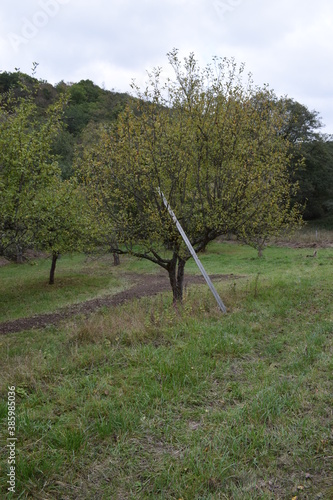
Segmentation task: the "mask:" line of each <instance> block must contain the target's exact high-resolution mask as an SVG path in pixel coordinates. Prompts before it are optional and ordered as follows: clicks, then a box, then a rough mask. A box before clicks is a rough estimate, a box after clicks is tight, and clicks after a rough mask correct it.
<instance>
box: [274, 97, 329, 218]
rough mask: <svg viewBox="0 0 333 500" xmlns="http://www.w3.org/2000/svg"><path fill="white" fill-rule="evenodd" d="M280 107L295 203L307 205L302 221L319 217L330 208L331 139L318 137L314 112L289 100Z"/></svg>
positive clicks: (317, 118) (320, 135) (316, 118)
mask: <svg viewBox="0 0 333 500" xmlns="http://www.w3.org/2000/svg"><path fill="white" fill-rule="evenodd" d="M280 104H282V105H283V107H284V108H285V110H286V113H285V121H284V124H283V127H282V133H283V135H284V137H285V138H286V139H287V140H288V141H289V142H290V144H291V152H292V157H293V158H292V161H291V163H290V173H291V175H292V178H293V180H294V181H295V182H297V183H298V184H299V191H298V194H297V197H296V200H297V201H298V202H299V203H302V204H305V205H306V208H305V212H304V218H305V219H313V218H318V217H321V216H323V215H325V213H327V212H329V211H330V210H331V208H330V207H333V187H332V186H333V156H332V146H331V145H332V138H331V137H330V136H326V135H324V134H322V133H321V131H320V129H321V128H322V127H323V125H322V122H321V118H320V116H319V113H318V112H317V111H310V110H309V109H308V108H307V107H306V106H304V105H302V104H300V103H299V102H297V101H295V100H293V99H290V98H284V99H281V100H280ZM301 160H302V161H301Z"/></svg>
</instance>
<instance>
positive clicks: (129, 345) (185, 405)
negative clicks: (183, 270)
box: [0, 243, 333, 500]
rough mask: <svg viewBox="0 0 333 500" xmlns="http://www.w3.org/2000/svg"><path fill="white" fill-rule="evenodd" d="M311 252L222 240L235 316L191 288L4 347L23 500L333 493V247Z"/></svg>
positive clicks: (224, 288)
mask: <svg viewBox="0 0 333 500" xmlns="http://www.w3.org/2000/svg"><path fill="white" fill-rule="evenodd" d="M308 253H309V252H308V251H307V250H306V249H293V248H274V247H272V248H268V249H267V251H265V253H264V258H263V259H257V257H256V252H255V251H254V250H251V249H248V248H246V247H243V246H238V245H235V244H226V243H224V244H219V243H216V244H213V245H212V246H211V247H210V249H209V251H208V252H207V253H206V254H203V255H202V256H201V260H202V262H203V263H204V265H205V267H206V269H207V271H208V272H209V273H211V274H220V273H223V274H230V273H233V274H234V277H233V278H231V279H229V280H226V281H216V283H215V285H216V287H217V289H218V291H219V293H220V295H221V297H222V298H223V301H224V302H225V303H226V305H227V307H228V313H227V315H222V314H221V313H220V311H219V310H218V307H217V305H216V304H215V302H214V299H213V298H212V297H211V295H210V293H209V291H208V290H207V288H206V286H205V285H200V286H195V287H194V286H189V287H187V289H186V293H185V301H184V305H183V307H179V308H174V307H173V306H172V300H171V294H170V293H166V294H162V295H159V296H156V297H154V298H144V299H141V300H136V301H133V302H131V303H127V304H125V305H123V306H121V307H119V308H116V309H110V310H106V309H104V310H101V311H99V312H98V313H96V314H94V315H92V316H91V317H90V318H89V319H83V318H82V319H80V318H75V319H73V320H71V321H70V322H68V323H67V324H64V325H63V326H62V327H61V328H55V327H49V328H47V329H44V330H41V331H32V332H23V333H20V334H15V335H11V336H7V337H2V338H1V339H0V342H1V345H0V348H1V365H2V366H1V370H0V373H1V380H0V381H1V384H0V390H1V396H2V403H1V404H0V415H1V417H2V420H1V432H2V436H3V438H4V439H6V436H7V429H6V417H7V407H6V395H7V386H8V385H15V386H16V390H17V437H18V441H17V464H16V467H17V468H16V474H17V494H16V496H14V497H13V498H16V497H19V498H36V499H56V498H73V499H74V498H75V499H93V498H96V499H97V498H98V499H111V498H112V499H113V498H114V499H149V498H151V499H155V498H161V499H175V498H176V499H180V498H183V499H219V498H220V499H237V500H238V499H249V500H250V499H258V500H259V499H267V500H268V499H292V498H293V497H297V498H298V499H315V498H325V499H326V498H327V499H328V498H332V496H333V490H332V483H331V472H332V467H331V466H332V455H333V453H332V451H333V450H332V433H331V419H332V374H333V363H332V359H333V357H332V350H333V349H332V330H333V328H332V319H333V317H332V310H333V308H332V288H331V271H332V264H333V250H332V249H322V250H320V252H318V256H317V257H316V258H310V257H307V254H308ZM136 265H138V267H140V272H143V273H144V272H145V270H144V268H143V267H142V265H143V264H142V262H137V261H131V262H130V266H131V270H133V269H135V266H136ZM123 271H124V268H123ZM187 271H188V272H189V273H191V272H196V270H195V267H194V266H193V265H192V263H189V266H188V269H187ZM0 457H1V466H2V471H6V467H7V465H6V459H7V451H6V449H5V448H3V449H2V451H1V455H0ZM0 491H1V492H2V495H6V476H5V473H3V472H2V473H1V477H0ZM9 498H10V497H9Z"/></svg>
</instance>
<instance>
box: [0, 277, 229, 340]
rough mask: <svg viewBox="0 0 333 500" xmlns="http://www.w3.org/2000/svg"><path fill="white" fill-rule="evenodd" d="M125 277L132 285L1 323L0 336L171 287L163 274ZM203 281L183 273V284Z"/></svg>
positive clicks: (59, 320)
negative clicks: (48, 311)
mask: <svg viewBox="0 0 333 500" xmlns="http://www.w3.org/2000/svg"><path fill="white" fill-rule="evenodd" d="M126 277H127V278H129V281H130V282H132V283H134V285H133V286H132V287H131V288H129V289H127V290H124V291H123V292H119V293H117V294H115V295H111V296H106V297H102V298H97V299H91V300H87V301H85V302H80V303H79V304H74V305H72V306H68V307H64V308H62V309H59V310H58V311H55V312H52V313H45V314H40V315H38V316H31V317H28V318H20V319H16V320H12V321H6V322H3V323H0V335H5V334H8V333H15V332H20V331H23V330H30V329H32V328H44V327H45V326H47V325H56V324H58V323H60V322H61V321H63V320H65V319H68V318H70V317H73V316H76V315H81V314H82V315H89V314H91V313H92V312H94V311H96V310H98V309H100V308H101V307H117V306H119V305H121V304H123V303H124V302H127V301H129V300H133V299H138V298H141V297H147V296H152V295H157V294H158V293H161V292H165V291H169V290H171V288H170V283H169V279H168V276H167V275H166V274H145V275H141V274H136V273H131V274H128V275H127V276H126ZM210 278H211V280H215V281H221V280H227V279H235V278H237V277H236V276H235V275H233V274H217V275H211V276H210ZM204 282H205V281H204V278H203V277H202V276H186V277H185V279H184V285H185V286H186V285H190V284H196V283H197V284H202V283H204Z"/></svg>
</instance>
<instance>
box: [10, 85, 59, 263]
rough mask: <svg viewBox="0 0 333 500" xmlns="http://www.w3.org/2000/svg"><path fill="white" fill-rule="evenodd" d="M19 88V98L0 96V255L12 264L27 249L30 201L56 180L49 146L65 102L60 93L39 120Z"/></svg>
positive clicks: (33, 209)
mask: <svg viewBox="0 0 333 500" xmlns="http://www.w3.org/2000/svg"><path fill="white" fill-rule="evenodd" d="M23 89H24V91H25V93H24V96H23V97H18V98H15V97H14V95H13V94H12V93H11V92H10V91H9V93H7V94H2V95H0V190H1V192H0V252H1V253H2V254H6V255H16V260H17V262H21V261H22V255H23V251H24V249H25V248H27V247H29V246H31V245H33V232H32V223H33V221H34V220H35V218H36V211H37V210H38V204H37V203H36V198H37V197H40V196H42V194H41V193H43V192H44V190H45V189H48V188H49V187H50V186H52V184H53V183H54V182H55V183H57V182H58V179H59V177H60V169H59V168H58V165H57V162H56V160H55V157H54V156H53V155H52V154H51V147H52V141H53V140H54V139H55V137H56V136H57V134H58V133H59V131H60V130H61V127H62V121H61V119H62V116H63V110H64V106H65V103H66V96H65V95H64V96H62V97H61V98H60V100H59V101H58V102H57V103H55V104H53V105H51V106H50V107H49V108H48V109H47V111H46V114H45V116H44V117H43V118H41V117H39V116H38V110H37V106H36V104H35V103H34V99H33V92H31V91H29V90H28V88H26V87H24V85H23Z"/></svg>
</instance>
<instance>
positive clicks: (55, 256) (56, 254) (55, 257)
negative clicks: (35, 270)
mask: <svg viewBox="0 0 333 500" xmlns="http://www.w3.org/2000/svg"><path fill="white" fill-rule="evenodd" d="M58 257H59V252H53V253H52V264H51V270H50V279H49V285H54V273H55V269H56V265H57V260H58Z"/></svg>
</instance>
